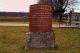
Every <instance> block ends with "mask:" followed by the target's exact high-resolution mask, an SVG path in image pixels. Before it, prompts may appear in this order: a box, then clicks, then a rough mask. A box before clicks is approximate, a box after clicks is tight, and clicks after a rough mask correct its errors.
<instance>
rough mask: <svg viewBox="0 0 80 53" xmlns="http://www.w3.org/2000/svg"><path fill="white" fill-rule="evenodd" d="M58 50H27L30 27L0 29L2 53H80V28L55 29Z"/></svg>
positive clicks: (0, 49)
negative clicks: (26, 42)
mask: <svg viewBox="0 0 80 53" xmlns="http://www.w3.org/2000/svg"><path fill="white" fill-rule="evenodd" d="M53 30H54V33H55V38H56V39H55V41H56V49H54V50H53V49H28V50H25V39H26V38H25V37H26V36H25V35H26V32H27V31H28V27H16V26H15V27H8V26H7V27H5V26H4V27H0V53H80V29H79V28H54V29H53Z"/></svg>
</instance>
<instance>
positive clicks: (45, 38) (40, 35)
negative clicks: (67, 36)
mask: <svg viewBox="0 0 80 53" xmlns="http://www.w3.org/2000/svg"><path fill="white" fill-rule="evenodd" d="M54 40H55V39H54V33H53V32H30V33H29V34H27V43H28V45H27V46H28V47H29V48H54Z"/></svg>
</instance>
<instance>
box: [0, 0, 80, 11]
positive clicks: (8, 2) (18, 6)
mask: <svg viewBox="0 0 80 53" xmlns="http://www.w3.org/2000/svg"><path fill="white" fill-rule="evenodd" d="M79 1H80V0H79ZM36 3H37V0H0V12H29V6H30V5H32V4H36ZM75 11H76V12H80V5H79V4H78V5H76V7H75Z"/></svg>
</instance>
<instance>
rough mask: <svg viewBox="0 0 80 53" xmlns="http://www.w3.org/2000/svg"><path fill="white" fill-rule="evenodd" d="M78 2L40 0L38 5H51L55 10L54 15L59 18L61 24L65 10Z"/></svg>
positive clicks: (72, 0) (73, 0)
mask: <svg viewBox="0 0 80 53" xmlns="http://www.w3.org/2000/svg"><path fill="white" fill-rule="evenodd" d="M76 2H77V1H76V0H39V2H38V3H41V4H51V5H52V6H53V7H52V8H54V12H53V15H56V16H59V20H60V22H61V21H62V15H63V13H64V12H65V9H66V8H67V6H68V5H69V6H70V5H73V4H74V3H76Z"/></svg>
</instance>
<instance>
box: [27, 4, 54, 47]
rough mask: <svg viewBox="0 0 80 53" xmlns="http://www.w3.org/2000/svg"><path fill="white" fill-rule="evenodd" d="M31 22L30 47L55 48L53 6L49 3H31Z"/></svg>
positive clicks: (28, 40)
mask: <svg viewBox="0 0 80 53" xmlns="http://www.w3.org/2000/svg"><path fill="white" fill-rule="evenodd" d="M29 22H30V23H29V34H27V38H28V39H27V43H28V47H29V48H53V47H54V33H53V31H52V7H51V6H50V5H47V4H34V5H31V6H30V13H29Z"/></svg>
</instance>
